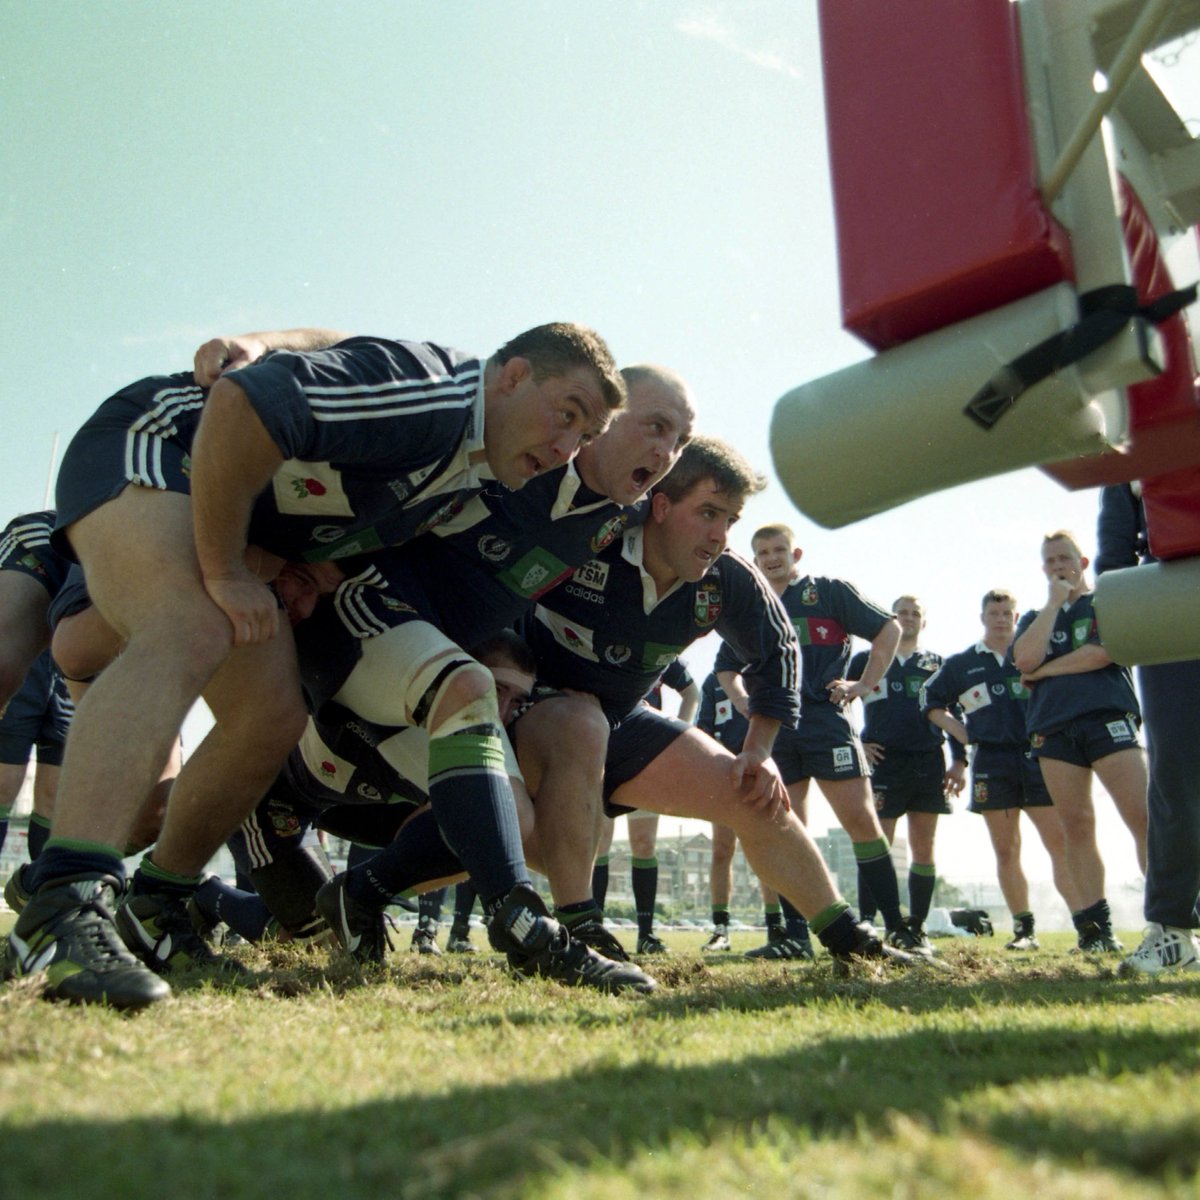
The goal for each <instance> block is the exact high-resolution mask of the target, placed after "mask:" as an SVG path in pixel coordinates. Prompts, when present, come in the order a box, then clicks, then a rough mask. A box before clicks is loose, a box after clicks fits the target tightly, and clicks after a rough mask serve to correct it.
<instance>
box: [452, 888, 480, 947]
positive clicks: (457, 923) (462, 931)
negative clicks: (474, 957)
mask: <svg viewBox="0 0 1200 1200" xmlns="http://www.w3.org/2000/svg"><path fill="white" fill-rule="evenodd" d="M475 899H476V892H475V889H474V888H473V887H472V886H471V884H470V881H469V880H464V881H463V882H462V883H460V884H458V885H457V886H456V887H455V889H454V922H453V924H452V925H451V927H450V933H451V935H452V936H454V937H466V936H467V935H468V934H469V933H470V932H471V909H473V908H474V907H475Z"/></svg>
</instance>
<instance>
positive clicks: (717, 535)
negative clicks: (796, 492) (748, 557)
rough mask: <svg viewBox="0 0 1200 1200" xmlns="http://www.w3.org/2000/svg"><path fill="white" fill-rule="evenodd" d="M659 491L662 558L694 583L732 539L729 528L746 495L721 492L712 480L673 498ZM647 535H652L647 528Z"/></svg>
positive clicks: (682, 577) (659, 534)
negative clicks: (730, 538) (669, 498)
mask: <svg viewBox="0 0 1200 1200" xmlns="http://www.w3.org/2000/svg"><path fill="white" fill-rule="evenodd" d="M659 497H661V500H666V499H667V498H666V497H665V496H663V495H662V493H661V492H660V493H659V494H658V496H656V497H655V499H656V502H657V508H656V514H655V515H656V518H658V517H659V514H661V519H658V520H657V522H656V523H657V528H656V531H655V535H654V536H655V537H656V542H657V545H658V547H659V549H660V553H661V555H662V557H663V559H664V560H665V561H666V562H667V563H668V564H669V566H670V567H671V569H672V570H673V572H674V573H675V575H676V576H677V577H678V578H680V579H684V580H687V581H688V582H689V583H694V582H695V581H696V580H698V579H700V578H701V576H703V574H704V573H705V571H707V570H708V568H709V567H711V566H712V564H713V563H714V562H715V561H716V559H717V557H718V556H719V555H720V554H721V552H722V551H723V550H724V549H725V547H726V545H728V543H729V531H730V529H732V528H733V526H734V524H735V523H736V522H737V519H738V517H740V516H741V513H742V504H743V503H744V499H743V497H741V496H731V495H730V494H729V493H728V492H719V491H717V489H716V486H715V485H714V484H713V482H712V480H709V479H705V480H702V481H701V482H700V483H698V484H697V485H696V486H695V487H694V488H692V490H691V491H690V492H688V494H687V495H686V496H683V497H682V498H681V499H679V500H676V501H674V502H671V501H667V504H666V505H663V504H662V503H661V500H659ZM647 536H651V534H650V531H649V530H647Z"/></svg>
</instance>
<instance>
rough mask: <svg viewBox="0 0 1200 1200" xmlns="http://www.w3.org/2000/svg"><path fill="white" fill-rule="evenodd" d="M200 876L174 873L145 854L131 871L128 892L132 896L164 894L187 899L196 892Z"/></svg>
mask: <svg viewBox="0 0 1200 1200" xmlns="http://www.w3.org/2000/svg"><path fill="white" fill-rule="evenodd" d="M202 878H203V877H202V876H200V875H176V874H175V872H174V871H167V870H164V869H163V868H162V867H160V866H159V865H158V864H157V863H156V862H155V861H154V860H153V859H152V858H151V857H150V855H148V854H147V855H146V856H145V857H144V858H143V859H142V861H141V863H140V864H139V865H138V869H137V870H136V871H134V873H133V882H132V885H131V888H130V893H131V895H134V896H145V895H153V894H158V895H164V894H165V895H168V896H173V897H175V898H176V899H187V898H188V897H189V896H194V895H195V894H196V889H197V888H198V887H199V886H200V882H201V879H202Z"/></svg>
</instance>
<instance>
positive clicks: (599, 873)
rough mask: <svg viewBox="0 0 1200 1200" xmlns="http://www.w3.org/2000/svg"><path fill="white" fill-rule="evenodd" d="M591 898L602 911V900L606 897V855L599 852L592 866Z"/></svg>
mask: <svg viewBox="0 0 1200 1200" xmlns="http://www.w3.org/2000/svg"><path fill="white" fill-rule="evenodd" d="M592 899H593V900H595V901H596V904H597V905H598V906H599V907H600V911H601V912H603V911H604V901H605V900H607V899H608V855H607V854H601V855H600V856H599V857H598V858H597V859H596V865H595V866H594V867H593V868H592Z"/></svg>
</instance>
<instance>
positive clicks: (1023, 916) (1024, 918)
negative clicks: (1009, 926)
mask: <svg viewBox="0 0 1200 1200" xmlns="http://www.w3.org/2000/svg"><path fill="white" fill-rule="evenodd" d="M1013 933H1014V934H1015V935H1016V936H1017V937H1019V938H1021V937H1033V913H1031V912H1019V913H1013Z"/></svg>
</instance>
